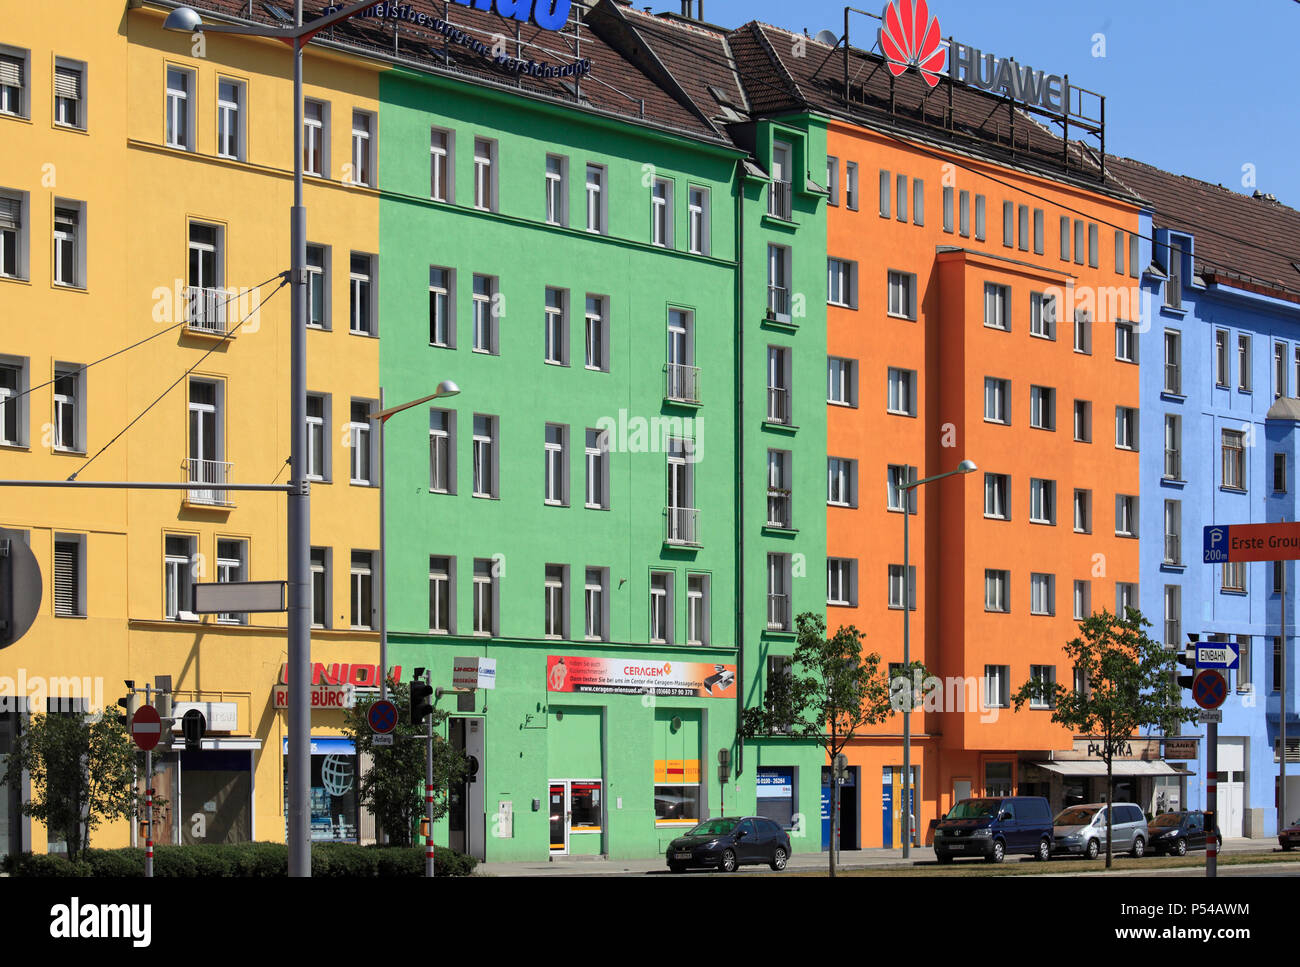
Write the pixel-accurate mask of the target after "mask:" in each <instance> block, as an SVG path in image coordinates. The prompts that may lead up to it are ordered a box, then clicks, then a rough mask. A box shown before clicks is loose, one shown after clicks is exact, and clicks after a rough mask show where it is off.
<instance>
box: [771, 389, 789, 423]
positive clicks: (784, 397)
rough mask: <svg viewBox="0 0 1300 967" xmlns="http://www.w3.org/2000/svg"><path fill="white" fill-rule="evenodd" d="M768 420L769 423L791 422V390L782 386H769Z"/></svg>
mask: <svg viewBox="0 0 1300 967" xmlns="http://www.w3.org/2000/svg"><path fill="white" fill-rule="evenodd" d="M767 421H768V422H769V423H782V424H785V425H789V423H790V391H789V390H788V389H784V388H782V387H775V386H769V387H768V388H767Z"/></svg>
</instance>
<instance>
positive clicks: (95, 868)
mask: <svg viewBox="0 0 1300 967" xmlns="http://www.w3.org/2000/svg"><path fill="white" fill-rule="evenodd" d="M82 859H84V860H85V862H86V865H87V866H88V867H89V868H90V872H89V875H90V876H144V850H142V849H134V848H127V849H88V850H86V851H85V852H84V853H82Z"/></svg>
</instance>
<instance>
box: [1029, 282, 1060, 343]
mask: <svg viewBox="0 0 1300 967" xmlns="http://www.w3.org/2000/svg"><path fill="white" fill-rule="evenodd" d="M1029 335H1031V336H1035V337H1037V338H1039V339H1051V340H1055V339H1056V297H1055V296H1051V295H1046V294H1044V293H1042V292H1033V293H1031V294H1030V296H1029Z"/></svg>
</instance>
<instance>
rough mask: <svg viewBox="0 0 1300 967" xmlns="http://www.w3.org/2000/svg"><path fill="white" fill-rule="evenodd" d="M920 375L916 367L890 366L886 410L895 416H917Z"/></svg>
mask: <svg viewBox="0 0 1300 967" xmlns="http://www.w3.org/2000/svg"><path fill="white" fill-rule="evenodd" d="M917 382H918V377H917V372H916V370H914V369H900V368H898V367H896V366H890V367H889V372H888V375H887V379H886V395H885V411H886V412H887V413H890V414H892V415H894V416H911V417H915V416H916V406H917V401H916V396H917V392H918V386H917Z"/></svg>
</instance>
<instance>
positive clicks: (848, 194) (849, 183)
mask: <svg viewBox="0 0 1300 967" xmlns="http://www.w3.org/2000/svg"><path fill="white" fill-rule="evenodd" d="M844 204H845V206H846V207H847V208H848V209H849V211H851V212H855V211H857V210H858V165H857V162H856V161H846V162H844Z"/></svg>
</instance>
